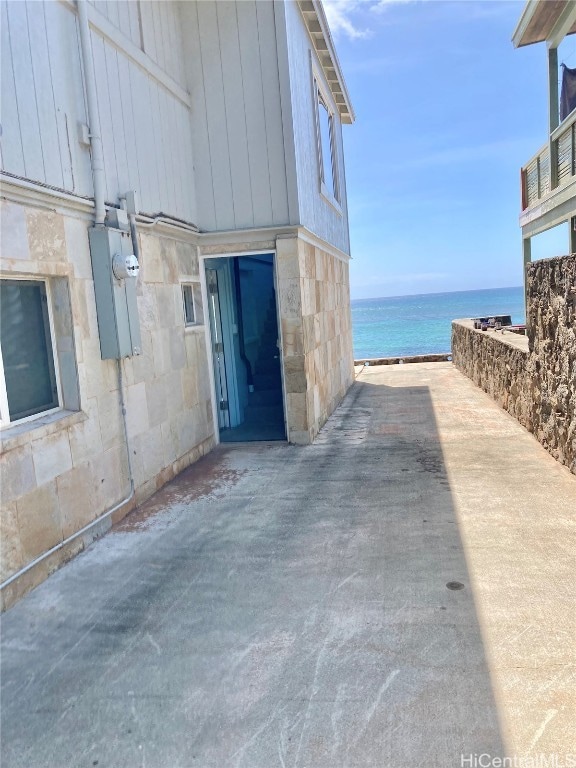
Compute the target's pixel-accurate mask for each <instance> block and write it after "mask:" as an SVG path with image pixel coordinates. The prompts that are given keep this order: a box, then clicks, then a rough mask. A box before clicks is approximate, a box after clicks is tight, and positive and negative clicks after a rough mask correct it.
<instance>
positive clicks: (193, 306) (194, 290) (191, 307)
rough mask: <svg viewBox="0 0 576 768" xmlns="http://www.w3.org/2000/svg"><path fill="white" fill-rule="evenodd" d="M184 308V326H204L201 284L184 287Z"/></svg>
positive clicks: (187, 284)
mask: <svg viewBox="0 0 576 768" xmlns="http://www.w3.org/2000/svg"><path fill="white" fill-rule="evenodd" d="M182 307H183V310H184V324H185V325H186V326H189V325H201V324H202V292H201V289H200V283H186V284H184V285H182Z"/></svg>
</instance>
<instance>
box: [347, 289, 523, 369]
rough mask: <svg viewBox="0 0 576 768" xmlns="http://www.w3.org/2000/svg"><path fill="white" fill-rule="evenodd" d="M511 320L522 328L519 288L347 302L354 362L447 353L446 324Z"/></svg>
mask: <svg viewBox="0 0 576 768" xmlns="http://www.w3.org/2000/svg"><path fill="white" fill-rule="evenodd" d="M490 315H512V322H513V323H517V324H520V323H524V292H523V289H522V288H490V289H485V290H481V291H455V292H452V293H427V294H422V295H420V296H398V297H395V298H383V299H354V300H353V301H352V330H353V336H354V357H355V358H361V357H396V356H397V355H406V356H407V355H424V354H432V353H435V352H449V351H450V333H451V322H452V320H455V319H457V318H462V317H489V316H490Z"/></svg>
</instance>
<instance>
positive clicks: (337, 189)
mask: <svg viewBox="0 0 576 768" xmlns="http://www.w3.org/2000/svg"><path fill="white" fill-rule="evenodd" d="M310 67H311V73H312V93H313V98H314V105H313V108H314V123H315V127H316V161H317V164H318V178H319V189H320V194H321V195H322V197H323V198H324V199H325V201H326V202H327V203H329V204H330V205H331V206H332V207H333V208H334V209H335V210H336V212H337V213H339V214H340V216H342V207H341V203H340V201H341V199H342V184H341V180H340V164H339V162H338V161H339V152H338V142H337V141H336V135H335V133H336V132H335V126H334V121H335V119H336V114H337V113H338V109H337V106H336V104H335V102H334V99H333V98H330V96H329V95H328V93H329V89H328V88H327V86H326V83H325V82H323V79H322V77H321V75H320V72H319V71H318V67H317V66H316V62H315V61H314V59H313V56H312V52H310ZM320 105H322V106H323V107H324V109H325V110H326V112H327V113H328V144H329V146H328V148H327V149H329V151H330V165H331V169H332V186H333V187H334V194H332V193H331V192H330V190H329V188H328V186H327V185H326V180H325V178H324V150H325V147H324V142H323V141H322V129H321V125H320Z"/></svg>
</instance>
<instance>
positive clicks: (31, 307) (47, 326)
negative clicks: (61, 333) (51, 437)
mask: <svg viewBox="0 0 576 768" xmlns="http://www.w3.org/2000/svg"><path fill="white" fill-rule="evenodd" d="M49 310H50V307H49V298H48V294H47V285H46V283H45V282H44V281H42V280H0V313H1V315H0V330H1V339H0V341H1V344H0V348H1V356H0V369H1V370H0V373H1V374H2V387H1V391H0V420H1V422H2V424H7V423H11V422H14V421H20V420H21V419H25V418H27V417H29V416H34V415H36V414H39V413H45V412H46V411H51V410H53V409H55V408H58V407H59V405H60V402H59V391H58V378H57V367H56V362H55V356H54V348H53V340H52V323H51V320H50V311H49Z"/></svg>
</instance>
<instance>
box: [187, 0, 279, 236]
mask: <svg viewBox="0 0 576 768" xmlns="http://www.w3.org/2000/svg"><path fill="white" fill-rule="evenodd" d="M181 12H182V29H183V34H184V40H185V44H186V48H187V50H188V51H189V55H188V56H187V57H186V69H187V75H188V83H189V90H190V93H191V97H192V114H193V120H192V125H193V135H194V154H195V158H196V165H195V170H196V189H197V197H198V207H199V224H200V226H201V228H202V229H205V230H208V231H213V230H224V229H242V228H248V227H253V226H256V227H262V226H272V225H281V224H287V223H288V222H289V214H288V194H287V186H286V164H285V155H284V142H283V133H282V110H281V102H280V87H279V76H278V65H277V53H276V34H275V23H274V7H273V4H272V3H271V2H255V0H243V2H239V3H235V2H230V1H229V0H218V2H214V1H213V0H206V1H205V2H201V3H187V4H183V5H182V6H181Z"/></svg>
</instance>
